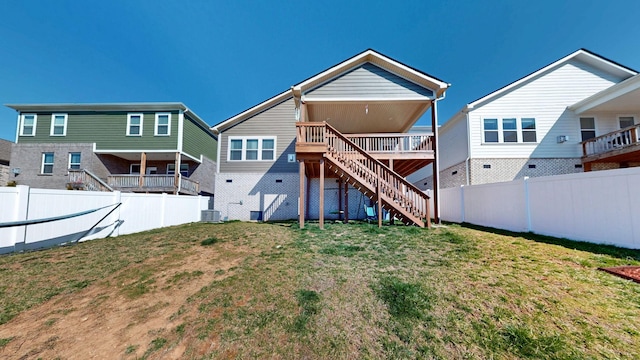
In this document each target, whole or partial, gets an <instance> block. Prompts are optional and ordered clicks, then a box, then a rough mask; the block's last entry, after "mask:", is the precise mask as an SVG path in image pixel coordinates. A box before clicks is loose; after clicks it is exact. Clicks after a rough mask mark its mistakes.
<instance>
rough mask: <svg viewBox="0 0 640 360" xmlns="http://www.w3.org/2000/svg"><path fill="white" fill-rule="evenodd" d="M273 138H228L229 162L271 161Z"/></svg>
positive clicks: (274, 150)
mask: <svg viewBox="0 0 640 360" xmlns="http://www.w3.org/2000/svg"><path fill="white" fill-rule="evenodd" d="M275 153H276V138H275V137H246V138H245V137H235V136H234V137H229V154H228V160H229V161H273V160H275V158H276V154H275Z"/></svg>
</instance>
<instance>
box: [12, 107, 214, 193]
mask: <svg viewBox="0 0 640 360" xmlns="http://www.w3.org/2000/svg"><path fill="white" fill-rule="evenodd" d="M7 106H8V107H10V108H12V109H15V110H16V111H17V112H18V120H17V121H18V126H17V133H16V143H15V144H14V146H13V150H12V154H11V159H12V168H14V169H16V174H15V175H12V176H11V180H15V181H16V182H17V183H18V184H25V185H30V186H32V187H38V188H50V189H64V188H69V189H89V190H103V191H110V190H120V191H128V192H149V193H152V192H168V193H176V194H190V195H195V194H213V190H214V175H215V168H216V164H215V159H216V158H217V154H216V151H217V137H216V135H214V134H213V133H212V132H211V130H210V129H209V126H208V125H207V124H206V123H205V122H204V121H203V120H202V119H201V118H200V117H199V116H198V115H196V114H195V113H194V112H193V111H191V110H190V109H189V108H187V107H186V106H185V105H184V104H182V103H114V104H109V103H105V104H18V105H7Z"/></svg>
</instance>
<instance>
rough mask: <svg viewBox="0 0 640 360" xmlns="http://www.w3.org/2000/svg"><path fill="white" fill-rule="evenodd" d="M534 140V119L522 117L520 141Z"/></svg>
mask: <svg viewBox="0 0 640 360" xmlns="http://www.w3.org/2000/svg"><path fill="white" fill-rule="evenodd" d="M536 141H537V140H536V119H534V118H522V142H536Z"/></svg>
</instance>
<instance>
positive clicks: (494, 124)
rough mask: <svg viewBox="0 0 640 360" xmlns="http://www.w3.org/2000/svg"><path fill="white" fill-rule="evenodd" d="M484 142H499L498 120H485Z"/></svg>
mask: <svg viewBox="0 0 640 360" xmlns="http://www.w3.org/2000/svg"><path fill="white" fill-rule="evenodd" d="M484 142H486V143H497V142H498V119H484Z"/></svg>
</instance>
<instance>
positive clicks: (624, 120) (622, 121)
mask: <svg viewBox="0 0 640 360" xmlns="http://www.w3.org/2000/svg"><path fill="white" fill-rule="evenodd" d="M635 122H636V119H635V118H634V117H633V116H618V124H619V125H620V129H624V128H628V127H630V126H633V125H635Z"/></svg>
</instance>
